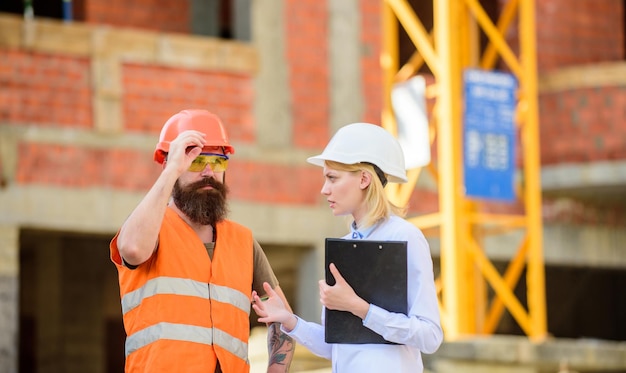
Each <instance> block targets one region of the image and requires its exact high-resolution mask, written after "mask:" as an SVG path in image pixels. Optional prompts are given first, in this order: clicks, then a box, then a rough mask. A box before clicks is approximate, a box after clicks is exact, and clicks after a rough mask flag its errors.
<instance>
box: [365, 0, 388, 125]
mask: <svg viewBox="0 0 626 373" xmlns="http://www.w3.org/2000/svg"><path fill="white" fill-rule="evenodd" d="M359 5H360V10H361V43H362V50H363V51H364V52H363V56H362V57H361V71H362V78H363V91H364V92H363V96H364V98H365V113H364V116H363V121H365V122H369V123H376V124H380V121H381V118H380V115H381V112H382V110H383V97H382V92H383V91H382V89H383V88H382V79H383V78H382V71H381V67H380V51H381V44H382V34H383V33H382V24H381V19H382V16H381V12H382V2H381V1H379V0H361V1H360V3H359Z"/></svg>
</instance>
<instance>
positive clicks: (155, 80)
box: [122, 64, 255, 143]
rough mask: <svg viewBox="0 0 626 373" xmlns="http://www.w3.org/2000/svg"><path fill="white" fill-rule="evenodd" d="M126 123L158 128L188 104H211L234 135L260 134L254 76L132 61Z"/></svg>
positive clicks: (131, 127) (242, 138)
mask: <svg viewBox="0 0 626 373" xmlns="http://www.w3.org/2000/svg"><path fill="white" fill-rule="evenodd" d="M122 74H123V85H124V96H123V102H124V123H126V130H127V131H128V132H144V133H155V134H157V135H158V133H159V132H160V130H161V127H162V126H163V123H165V121H166V120H167V119H168V118H169V117H170V116H171V115H173V114H174V113H177V112H179V111H180V110H183V109H190V108H200V109H207V110H209V111H212V112H214V113H215V114H217V115H218V116H219V117H220V118H221V119H222V121H223V122H224V124H225V125H226V126H227V128H228V135H229V136H230V139H231V140H232V141H237V142H248V143H249V142H252V141H254V139H255V136H254V131H255V125H254V118H253V117H252V111H253V103H254V91H253V87H252V84H253V82H252V77H250V76H245V75H237V74H229V73H222V72H217V71H195V70H184V69H177V68H168V67H160V66H149V65H136V64H126V65H124V67H123V73H122Z"/></svg>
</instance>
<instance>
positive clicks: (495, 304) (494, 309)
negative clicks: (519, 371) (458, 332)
mask: <svg viewBox="0 0 626 373" xmlns="http://www.w3.org/2000/svg"><path fill="white" fill-rule="evenodd" d="M527 253H528V236H525V237H524V240H523V241H522V244H521V245H520V247H519V249H518V250H517V253H516V254H515V257H514V258H513V260H511V262H509V265H508V267H507V269H506V271H505V272H504V276H503V278H504V283H505V284H506V286H507V287H508V288H509V289H515V285H517V282H518V281H519V278H520V276H521V275H522V272H523V271H524V267H525V266H526V255H527ZM503 312H504V302H503V301H502V298H499V297H494V299H493V301H492V302H491V307H490V308H489V312H488V313H487V318H486V321H485V326H484V328H483V332H484V333H485V334H492V333H494V332H495V331H496V328H497V327H498V322H499V321H500V319H501V318H502V314H503Z"/></svg>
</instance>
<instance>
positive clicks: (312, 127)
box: [285, 0, 330, 148]
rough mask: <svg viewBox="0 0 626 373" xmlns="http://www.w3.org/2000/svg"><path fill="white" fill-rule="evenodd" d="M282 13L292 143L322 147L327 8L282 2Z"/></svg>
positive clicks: (309, 1) (312, 2) (310, 0)
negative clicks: (290, 108)
mask: <svg viewBox="0 0 626 373" xmlns="http://www.w3.org/2000/svg"><path fill="white" fill-rule="evenodd" d="M285 13H286V14H285V20H286V28H287V29H286V30H285V35H286V51H287V52H286V53H287V64H288V65H289V81H290V82H289V86H290V89H291V104H292V117H293V143H294V145H295V146H298V147H302V148H319V147H324V146H325V145H326V142H327V141H328V139H329V137H330V134H329V73H328V9H327V5H326V3H325V2H321V1H317V0H286V1H285Z"/></svg>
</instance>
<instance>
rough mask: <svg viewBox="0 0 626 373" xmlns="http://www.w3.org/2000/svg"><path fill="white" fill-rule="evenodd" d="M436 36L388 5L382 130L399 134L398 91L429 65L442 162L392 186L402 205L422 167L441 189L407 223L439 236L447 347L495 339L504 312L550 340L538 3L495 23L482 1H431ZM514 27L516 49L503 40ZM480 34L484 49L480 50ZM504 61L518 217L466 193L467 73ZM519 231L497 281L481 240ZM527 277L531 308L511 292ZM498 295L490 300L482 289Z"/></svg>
mask: <svg viewBox="0 0 626 373" xmlns="http://www.w3.org/2000/svg"><path fill="white" fill-rule="evenodd" d="M432 1H433V25H434V26H433V28H432V30H431V31H430V32H428V31H427V30H426V28H425V27H424V25H423V23H422V22H421V21H420V19H419V17H418V16H417V15H416V13H415V11H414V10H413V8H412V7H411V5H410V3H409V2H408V1H407V0H383V2H382V3H383V21H382V23H383V32H384V36H383V48H382V55H381V65H382V69H383V79H384V84H383V85H384V91H385V92H384V93H385V98H386V100H385V104H384V108H383V113H382V118H381V121H382V125H383V127H385V128H386V129H388V130H389V131H391V132H392V133H394V134H395V133H397V128H398V127H397V120H396V118H395V116H394V110H393V107H392V102H391V94H392V90H393V87H394V85H396V84H398V83H401V82H404V81H407V80H408V79H409V78H411V77H413V76H415V75H416V74H417V73H418V71H419V69H420V68H421V67H422V66H423V64H426V65H427V66H428V68H429V69H430V72H431V73H432V75H433V78H434V83H432V84H430V85H429V86H428V87H427V88H426V96H427V97H428V98H430V99H433V100H434V102H435V104H434V106H433V116H432V120H431V121H430V123H429V129H430V141H431V143H433V144H436V148H437V157H436V159H435V161H434V162H431V163H430V164H429V165H427V166H425V167H417V168H413V169H411V170H409V183H407V184H403V185H397V186H394V187H393V188H390V190H389V191H388V193H389V196H390V197H391V198H392V200H394V201H395V202H397V203H399V204H402V205H404V204H406V203H407V202H408V200H409V198H410V197H411V194H412V192H413V191H414V190H415V186H416V183H417V181H418V178H419V177H420V174H421V172H422V169H425V170H426V171H427V172H430V173H431V174H432V175H433V179H435V180H436V181H437V185H438V186H437V189H438V193H439V209H438V211H437V212H435V213H432V214H426V215H420V216H416V217H412V218H411V217H409V218H408V219H409V220H410V221H411V222H413V223H414V224H415V225H416V226H418V227H419V228H422V229H429V228H436V229H434V230H435V231H436V232H438V235H439V240H440V245H441V246H440V259H441V274H440V276H439V278H437V279H436V283H437V286H438V291H439V300H440V309H441V315H442V324H443V327H444V331H445V335H446V338H447V339H448V340H455V339H459V338H462V337H463V336H468V335H476V334H493V333H494V331H495V330H496V328H497V326H498V323H499V322H500V320H501V318H502V316H503V314H504V310H505V307H506V309H507V310H508V311H509V312H510V314H511V315H512V317H513V318H514V319H515V321H516V322H517V323H518V325H519V326H520V328H521V329H522V330H523V332H524V333H525V334H526V335H527V336H529V337H530V338H532V339H542V338H545V337H546V336H547V322H546V305H545V275H544V260H543V246H542V241H543V237H542V235H543V227H542V217H541V185H540V159H539V154H540V153H539V129H538V86H537V66H536V45H535V23H534V22H535V14H534V12H535V9H534V6H535V2H534V0H509V1H508V2H507V3H506V4H505V5H504V7H503V9H502V10H501V12H500V15H499V18H498V20H497V22H495V23H494V22H493V21H492V20H491V19H490V18H489V16H488V15H487V13H486V12H485V10H484V9H483V7H482V6H481V4H480V2H479V0H432ZM515 25H517V26H518V30H517V32H516V33H514V34H515V35H516V37H517V38H518V40H516V41H517V42H518V46H517V48H519V51H518V53H517V55H516V53H515V52H514V49H513V48H512V47H511V46H510V45H509V43H508V42H507V37H506V36H505V32H506V31H507V30H509V28H510V27H513V26H515ZM399 27H403V28H404V30H405V32H406V34H407V35H408V37H409V38H410V40H411V41H412V43H413V45H414V46H415V49H416V50H415V53H414V54H413V56H412V57H411V58H410V59H409V60H408V62H407V63H406V64H404V65H403V66H399V57H398V55H399V53H398V52H399V51H398V35H399ZM479 30H482V31H483V32H484V34H485V35H486V36H487V39H488V45H487V46H486V47H485V48H483V49H482V51H481V50H480V49H481V48H480V42H479V40H478V39H479ZM499 59H500V60H501V61H502V63H504V64H505V65H506V68H508V71H510V74H512V75H514V77H515V78H516V79H517V81H518V82H519V85H518V88H517V91H516V94H517V102H516V106H515V110H514V111H515V113H514V114H515V117H514V118H515V125H516V126H517V128H516V131H517V132H518V133H519V147H520V149H519V150H520V154H521V162H520V163H521V166H520V169H519V170H518V171H519V174H520V177H519V178H518V180H520V182H518V183H517V185H516V188H515V190H516V193H517V199H518V200H519V201H520V204H521V206H522V210H523V212H522V213H489V212H487V211H485V209H483V208H481V207H482V204H483V202H482V201H480V200H477V199H475V198H471V197H469V196H467V195H466V194H465V189H464V186H463V175H464V174H463V173H464V171H465V170H464V169H463V168H464V163H463V158H462V157H463V136H462V134H463V123H462V122H463V118H462V112H463V105H464V101H463V100H464V98H463V79H462V77H463V72H464V71H465V70H466V69H468V68H477V69H482V70H487V71H489V70H494V69H495V67H496V64H497V63H498V61H499ZM514 230H519V231H521V232H522V236H523V238H522V239H521V242H520V243H519V245H518V246H517V247H516V248H515V249H516V250H515V254H514V255H513V257H512V258H511V260H510V261H509V262H508V264H507V267H506V269H505V271H504V272H503V273H500V272H499V271H498V270H497V269H496V267H495V266H494V264H493V263H492V262H491V260H490V259H489V257H488V256H487V255H486V253H485V250H484V247H483V246H484V243H483V239H482V237H484V236H485V235H487V234H502V233H504V232H510V231H514ZM524 269H526V276H525V281H526V288H527V294H526V299H527V302H526V303H527V304H526V305H525V304H523V302H522V301H520V300H519V299H518V297H517V296H516V295H515V293H514V289H515V286H516V285H517V283H518V281H520V280H521V277H522V274H523V273H524ZM487 284H488V285H489V286H490V287H491V289H492V290H493V294H494V295H493V296H492V297H490V298H491V299H488V295H487V294H488V292H487V290H486V289H487V288H486V285H487Z"/></svg>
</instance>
